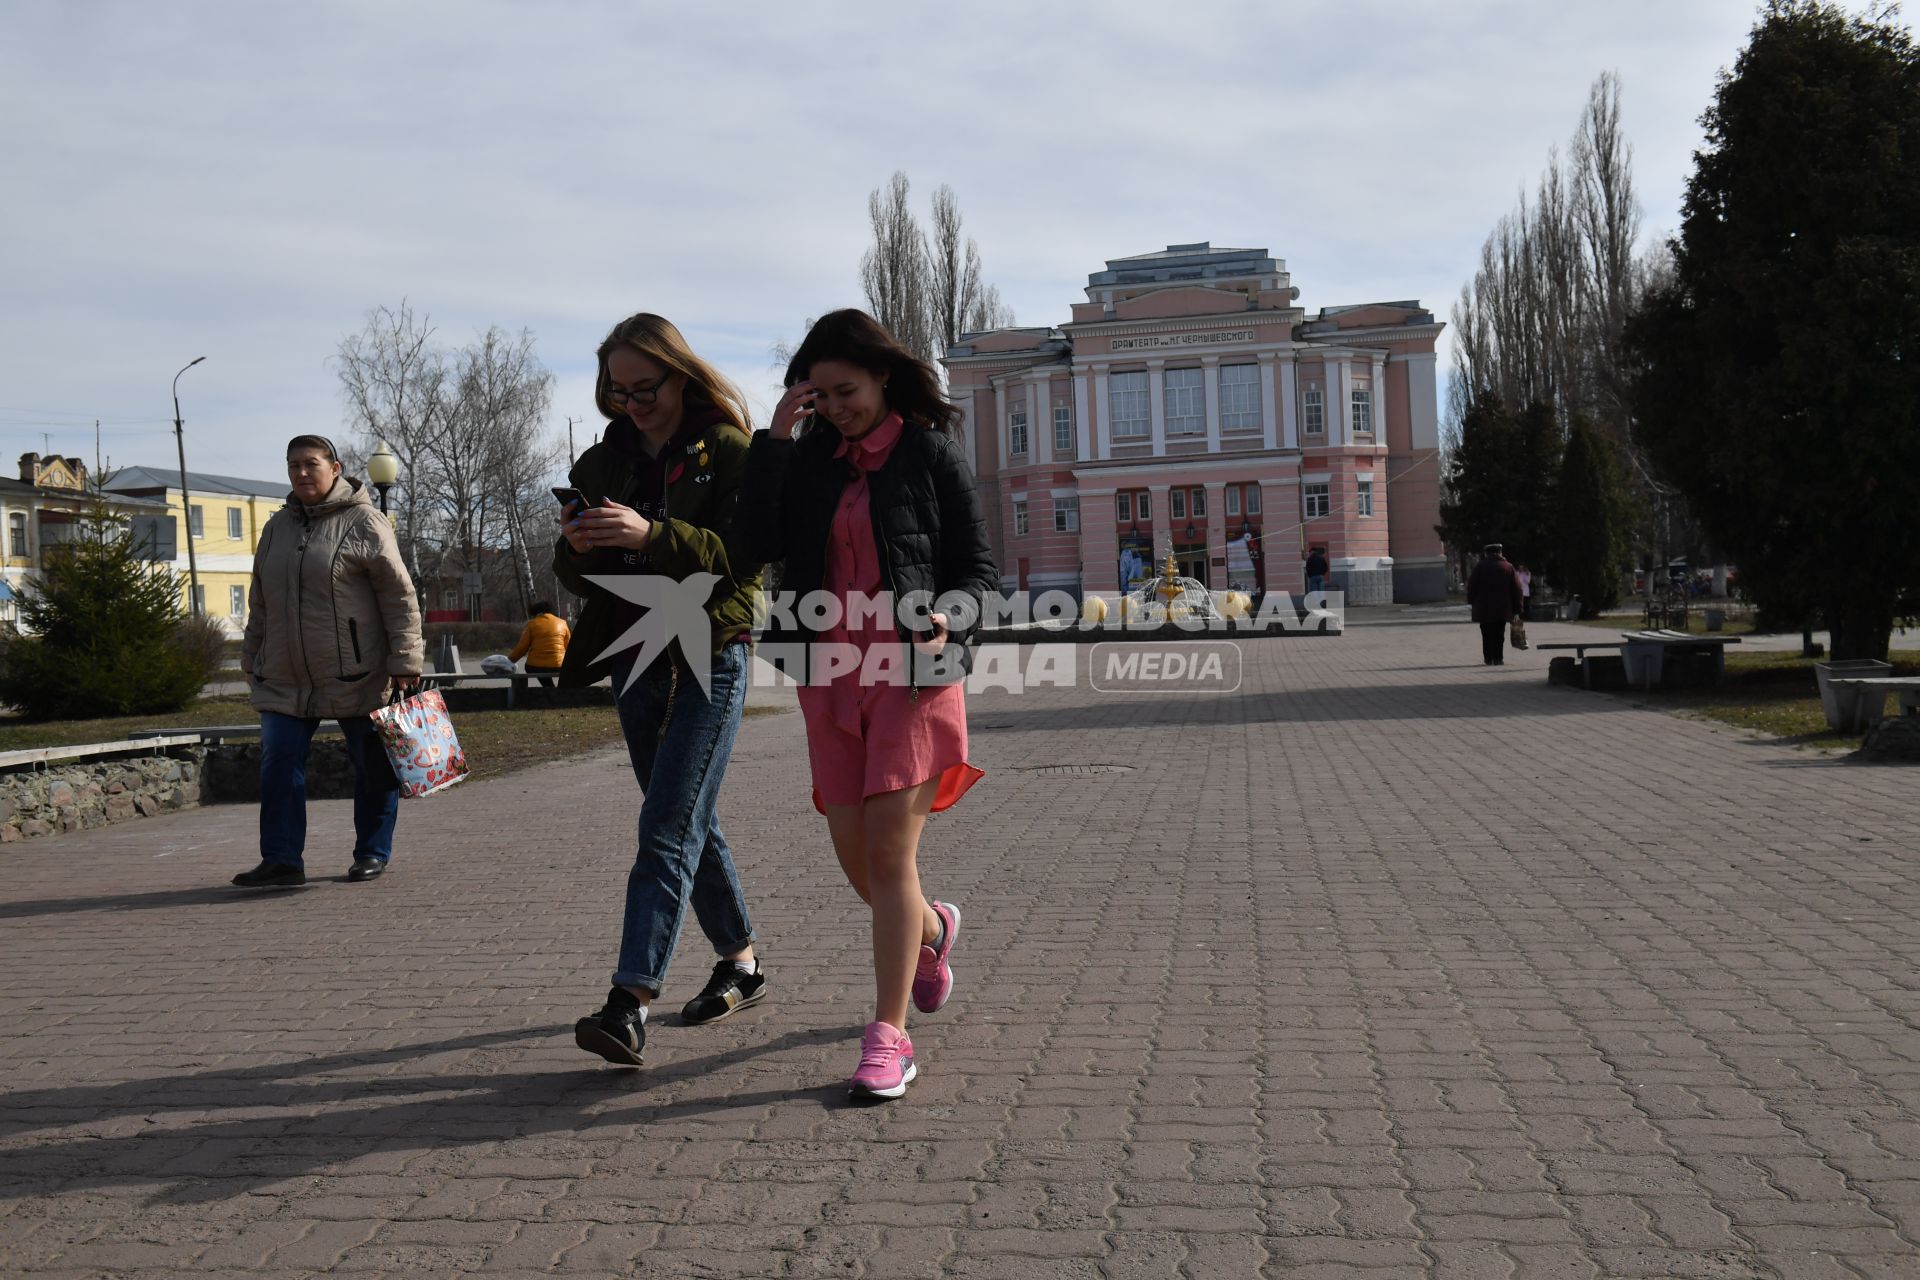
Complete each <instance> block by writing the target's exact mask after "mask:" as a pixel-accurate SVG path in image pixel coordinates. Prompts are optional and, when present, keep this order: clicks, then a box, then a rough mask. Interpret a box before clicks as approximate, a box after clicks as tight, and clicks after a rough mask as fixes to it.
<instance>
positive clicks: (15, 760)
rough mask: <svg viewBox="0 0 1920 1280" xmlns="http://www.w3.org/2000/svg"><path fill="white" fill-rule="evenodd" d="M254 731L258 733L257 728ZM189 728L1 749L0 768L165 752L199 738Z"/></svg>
mask: <svg viewBox="0 0 1920 1280" xmlns="http://www.w3.org/2000/svg"><path fill="white" fill-rule="evenodd" d="M255 732H256V733H257V732H259V730H258V729H257V728H256V729H255ZM193 734H194V731H193V730H191V729H168V730H165V731H163V732H159V733H145V734H140V735H137V737H135V738H130V740H129V741H126V742H86V743H80V744H78V745H76V746H68V747H23V748H21V749H20V750H18V751H0V770H13V769H26V768H45V767H46V766H48V765H51V764H62V763H65V762H66V761H68V760H90V759H93V758H94V757H96V756H122V755H126V754H127V753H129V752H132V751H165V750H166V749H167V748H168V747H183V746H187V745H189V744H191V743H194V742H197V741H199V739H198V738H196V737H194V736H193Z"/></svg>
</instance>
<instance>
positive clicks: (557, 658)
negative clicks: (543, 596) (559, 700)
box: [507, 600, 573, 689]
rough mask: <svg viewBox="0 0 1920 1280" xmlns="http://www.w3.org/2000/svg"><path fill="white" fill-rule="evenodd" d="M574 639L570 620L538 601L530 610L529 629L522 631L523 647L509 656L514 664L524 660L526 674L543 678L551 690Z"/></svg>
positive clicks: (528, 614) (515, 649)
mask: <svg viewBox="0 0 1920 1280" xmlns="http://www.w3.org/2000/svg"><path fill="white" fill-rule="evenodd" d="M572 638H573V629H572V628H571V627H569V626H567V620H566V619H565V618H562V617H561V616H560V615H559V614H557V613H555V612H554V611H553V606H552V605H551V604H549V603H548V602H547V601H545V600H535V601H534V602H533V604H532V605H530V606H528V609H527V625H526V626H524V627H522V628H521V629H520V643H519V644H516V645H514V646H513V652H512V653H510V654H508V655H507V656H508V657H509V658H511V659H513V660H514V661H515V662H518V661H520V659H521V658H525V659H526V660H527V674H528V675H530V676H531V675H544V677H545V678H544V679H542V680H541V681H540V683H541V685H542V686H543V687H545V688H548V689H551V688H553V678H554V677H555V676H556V675H558V674H559V673H560V665H561V664H562V663H563V662H565V661H566V660H567V641H569V640H571V639H572Z"/></svg>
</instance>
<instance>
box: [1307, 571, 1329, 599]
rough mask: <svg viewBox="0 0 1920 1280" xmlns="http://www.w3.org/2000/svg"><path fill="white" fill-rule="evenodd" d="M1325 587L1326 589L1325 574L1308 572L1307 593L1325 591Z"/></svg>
mask: <svg viewBox="0 0 1920 1280" xmlns="http://www.w3.org/2000/svg"><path fill="white" fill-rule="evenodd" d="M1326 589H1327V575H1326V574H1324V573H1310V574H1308V575H1307V593H1308V594H1309V595H1311V594H1312V593H1313V592H1315V591H1325V590H1326Z"/></svg>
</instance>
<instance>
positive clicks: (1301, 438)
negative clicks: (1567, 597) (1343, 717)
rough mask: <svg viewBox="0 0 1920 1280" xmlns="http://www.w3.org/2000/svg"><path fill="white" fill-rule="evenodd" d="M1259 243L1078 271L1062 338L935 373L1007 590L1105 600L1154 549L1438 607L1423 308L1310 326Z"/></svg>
mask: <svg viewBox="0 0 1920 1280" xmlns="http://www.w3.org/2000/svg"><path fill="white" fill-rule="evenodd" d="M1299 295H1300V291H1299V289H1298V288H1296V287H1295V286H1294V285H1293V284H1292V282H1291V280H1290V278H1289V277H1288V275H1287V267H1286V263H1284V262H1282V261H1280V260H1279V259H1277V258H1274V257H1271V256H1270V255H1269V254H1268V253H1267V251H1266V250H1264V249H1216V248H1214V247H1213V246H1212V245H1211V244H1207V243H1204V242H1203V243H1200V244H1176V245H1169V246H1168V247H1167V248H1166V249H1165V250H1163V251H1161V252H1158V253H1148V254H1142V255H1140V256H1139V257H1134V258H1116V259H1113V260H1111V261H1109V262H1108V263H1107V267H1106V270H1104V271H1096V272H1094V273H1093V274H1092V275H1090V276H1088V277H1087V300H1086V301H1085V302H1083V303H1076V304H1074V307H1073V319H1072V321H1071V322H1069V323H1067V324H1064V325H1060V326H1058V327H1047V328H1013V329H995V330H990V331H988V332H985V333H971V334H966V335H963V337H962V338H961V340H960V342H959V343H957V344H956V345H954V346H953V347H951V348H949V349H948V351H947V358H946V360H945V361H944V363H945V365H946V367H947V374H948V379H949V387H950V391H951V393H952V396H953V399H954V402H955V403H956V404H958V405H959V406H960V408H961V410H962V412H963V414H964V415H965V418H964V423H963V427H962V439H963V443H964V444H965V446H966V449H967V455H968V457H969V458H970V459H971V460H972V462H973V466H974V471H975V475H976V476H977V478H978V481H979V487H980V498H981V502H982V504H983V505H984V506H985V508H986V510H987V511H988V513H989V524H990V526H991V528H992V530H993V540H994V548H993V549H994V554H995V555H996V557H997V558H998V560H999V563H1000V566H1001V569H1002V573H1003V580H1002V581H1003V585H1004V587H1005V589H1007V590H1009V591H1012V590H1016V589H1024V590H1028V591H1032V592H1035V593H1038V592H1041V591H1046V590H1064V591H1068V592H1071V593H1073V594H1075V595H1112V594H1114V593H1116V592H1119V591H1122V590H1125V589H1127V588H1128V586H1129V585H1130V583H1131V582H1132V581H1133V580H1136V579H1137V578H1138V576H1139V575H1141V574H1144V573H1148V572H1150V571H1151V568H1150V566H1152V565H1156V564H1159V563H1161V562H1162V561H1163V560H1164V558H1165V557H1166V555H1167V553H1168V552H1171V553H1172V554H1173V557H1174V560H1175V561H1176V562H1177V563H1178V564H1179V566H1180V570H1181V572H1182V573H1184V574H1186V575H1188V576H1189V577H1193V578H1196V579H1198V580H1200V581H1202V582H1204V583H1206V584H1207V585H1208V586H1209V587H1211V588H1214V589H1216V590H1226V589H1242V590H1247V591H1253V592H1258V591H1290V592H1299V591H1300V590H1301V589H1302V587H1303V577H1302V564H1303V562H1304V560H1305V558H1306V554H1307V551H1308V549H1309V548H1311V547H1315V546H1318V547H1321V548H1323V549H1324V550H1325V552H1326V555H1327V560H1328V563H1329V565H1330V567H1331V574H1332V578H1333V584H1334V585H1336V586H1339V587H1341V588H1343V589H1344V590H1346V592H1347V598H1348V601H1349V602H1350V603H1354V604H1374V603H1385V602H1387V601H1390V600H1398V601H1423V600H1440V599H1444V598H1445V595H1446V569H1445V563H1444V560H1443V556H1442V550H1441V546H1440V539H1439V537H1438V536H1437V535H1436V534H1435V533H1434V525H1435V524H1436V523H1437V522H1438V520H1439V515H1440V511H1439V504H1440V485H1439V445H1440V440H1439V418H1438V399H1437V394H1436V385H1435V368H1434V341H1435V339H1437V338H1438V337H1439V335H1440V330H1441V328H1442V326H1441V325H1440V324H1439V323H1437V322H1436V321H1435V320H1434V318H1433V315H1432V314H1431V313H1430V312H1429V311H1427V310H1426V309H1425V308H1423V307H1422V306H1421V305H1420V304H1419V303H1417V302H1380V303H1365V304H1361V305H1357V306H1342V307H1323V308H1321V310H1320V313H1319V315H1318V316H1316V317H1315V318H1313V319H1308V318H1307V315H1306V312H1305V311H1304V310H1303V309H1302V308H1300V307H1297V306H1295V305H1294V303H1295V301H1296V299H1298V297H1299Z"/></svg>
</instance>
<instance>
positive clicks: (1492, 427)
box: [1435, 391, 1560, 565]
mask: <svg viewBox="0 0 1920 1280" xmlns="http://www.w3.org/2000/svg"><path fill="white" fill-rule="evenodd" d="M1559 462H1560V439H1559V425H1558V423H1557V421H1556V419H1555V417H1554V413H1553V409H1552V407H1551V406H1550V405H1547V404H1545V403H1544V402H1541V401H1535V402H1533V403H1532V404H1529V405H1528V406H1527V407H1526V409H1525V410H1523V411H1522V412H1520V413H1519V414H1515V413H1514V412H1513V411H1512V410H1511V409H1509V408H1508V407H1507V404H1506V401H1504V400H1502V399H1501V398H1500V395H1499V393H1498V392H1494V391H1486V392H1482V393H1481V394H1480V395H1479V396H1477V397H1475V399H1474V401H1473V403H1472V404H1470V405H1469V406H1468V407H1467V411H1466V412H1465V413H1464V414H1462V415H1461V418H1460V439H1459V442H1458V443H1457V444H1456V445H1455V446H1454V448H1453V450H1452V451H1451V452H1450V453H1449V454H1448V457H1447V473H1446V476H1445V478H1444V489H1443V492H1442V494H1441V498H1440V523H1439V524H1438V525H1436V526H1435V530H1436V532H1438V533H1439V535H1440V539H1441V541H1442V542H1444V543H1446V545H1447V546H1449V547H1452V548H1453V549H1454V550H1456V551H1460V552H1465V553H1468V554H1471V553H1473V552H1475V551H1478V550H1479V549H1480V548H1481V547H1483V546H1485V545H1486V544H1487V543H1489V542H1498V543H1502V544H1504V545H1505V546H1506V549H1507V558H1508V559H1511V560H1515V561H1526V562H1527V563H1529V564H1536V565H1537V564H1543V563H1544V562H1545V561H1546V560H1547V559H1548V556H1549V553H1550V550H1551V547H1552V492H1553V483H1554V479H1555V473H1556V471H1557V469H1558V467H1559Z"/></svg>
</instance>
